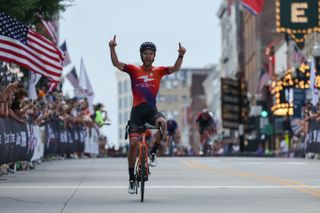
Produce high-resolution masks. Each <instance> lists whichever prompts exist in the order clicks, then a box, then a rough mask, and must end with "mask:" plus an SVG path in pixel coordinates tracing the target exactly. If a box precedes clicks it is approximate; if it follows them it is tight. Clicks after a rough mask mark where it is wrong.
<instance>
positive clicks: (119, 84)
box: [118, 81, 122, 94]
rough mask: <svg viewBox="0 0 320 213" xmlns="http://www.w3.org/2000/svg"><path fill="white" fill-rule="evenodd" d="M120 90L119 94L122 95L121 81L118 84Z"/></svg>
mask: <svg viewBox="0 0 320 213" xmlns="http://www.w3.org/2000/svg"><path fill="white" fill-rule="evenodd" d="M118 90H119V94H121V93H122V83H121V81H119V83H118Z"/></svg>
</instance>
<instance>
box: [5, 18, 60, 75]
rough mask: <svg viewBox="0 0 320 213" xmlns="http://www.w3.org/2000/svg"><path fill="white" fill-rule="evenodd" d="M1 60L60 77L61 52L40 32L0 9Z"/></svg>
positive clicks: (42, 73)
mask: <svg viewBox="0 0 320 213" xmlns="http://www.w3.org/2000/svg"><path fill="white" fill-rule="evenodd" d="M0 60H3V61H7V62H13V63H16V64H18V65H19V66H22V67H25V68H27V69H29V70H32V71H33V72H36V73H39V74H41V75H43V76H46V77H48V78H50V79H52V80H53V81H59V80H60V76H61V74H62V61H63V53H62V52H61V50H60V49H59V48H57V47H56V45H55V44H54V43H53V42H51V41H49V40H48V39H46V38H45V37H44V36H42V35H41V34H39V33H37V32H35V31H33V30H31V29H29V28H28V27H27V26H25V25H23V24H21V23H20V22H18V21H17V20H15V19H14V18H12V17H10V16H8V15H6V14H5V13H4V12H0Z"/></svg>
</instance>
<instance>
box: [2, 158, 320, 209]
mask: <svg viewBox="0 0 320 213" xmlns="http://www.w3.org/2000/svg"><path fill="white" fill-rule="evenodd" d="M158 162H159V164H158V166H157V167H156V168H153V169H152V170H151V172H152V174H151V177H150V180H149V181H148V182H147V188H146V194H145V202H144V203H141V202H140V200H139V196H138V195H129V194H128V193H127V184H128V174H127V165H126V164H127V162H126V159H125V158H107V159H77V160H60V161H59V160H57V161H49V162H44V163H43V164H41V165H38V166H37V168H36V169H35V170H31V171H22V172H17V173H15V174H12V175H8V176H2V177H0V212H1V213H9V212H10V213H11V212H12V213H20V212H21V213H22V212H23V213H24V212H30V213H31V212H32V213H34V212H46V213H49V212H55V213H56V212H65V213H67V212H79V213H81V212H90V213H95V212H111V213H113V212H121V213H123V212H130V213H133V212H150V213H157V212H161V213H165V212H186V213H188V212H193V213H198V212H201V213H202V212H210V213H211V212H224V213H225V212H232V213H234V212H236V213H242V212H246V213H248V212H255V213H256V212H259V213H264V212H266V213H271V212H277V213H278V212H288V213H289V212H290V213H292V212H297V213H301V212H304V213H309V212H310V213H319V212H320V161H319V160H304V159H277V158H161V159H159V161H158Z"/></svg>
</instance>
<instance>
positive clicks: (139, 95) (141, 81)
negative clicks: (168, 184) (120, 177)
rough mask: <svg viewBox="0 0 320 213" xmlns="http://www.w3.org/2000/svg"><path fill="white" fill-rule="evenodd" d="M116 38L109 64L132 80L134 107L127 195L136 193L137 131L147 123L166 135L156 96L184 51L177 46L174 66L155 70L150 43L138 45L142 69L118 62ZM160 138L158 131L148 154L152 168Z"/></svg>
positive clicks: (154, 48) (138, 139)
mask: <svg viewBox="0 0 320 213" xmlns="http://www.w3.org/2000/svg"><path fill="white" fill-rule="evenodd" d="M116 45H117V43H116V36H114V38H113V39H112V40H111V41H110V42H109V47H110V54H111V61H112V64H113V65H114V66H115V67H116V68H118V69H119V70H121V71H123V72H126V73H128V74H129V76H130V78H131V88H132V95H133V107H132V109H131V114H130V120H129V122H128V124H129V141H130V147H129V151H128V167H129V188H128V192H129V194H134V193H135V186H134V184H135V182H134V166H135V161H136V153H137V147H138V143H139V141H140V134H141V132H140V129H139V128H136V127H139V126H143V125H144V124H145V123H146V122H147V123H149V124H151V125H154V126H157V127H160V128H161V129H162V131H163V133H164V134H165V131H166V128H167V126H166V119H165V117H164V116H163V115H162V114H161V113H160V112H159V111H158V110H157V107H156V96H157V93H158V90H159V86H160V80H161V78H162V77H163V76H164V75H168V74H171V73H174V72H177V71H178V70H179V69H180V67H181V64H182V61H183V56H184V54H185V52H186V49H185V48H184V47H182V46H181V44H180V43H179V49H178V52H179V54H178V57H177V59H176V62H175V64H174V65H173V66H170V67H164V66H161V67H154V66H152V64H153V62H154V59H155V56H156V50H157V49H156V46H155V45H154V44H153V43H152V42H144V43H142V44H141V46H140V57H141V60H142V65H141V66H136V65H132V64H125V63H123V62H120V61H119V60H118V56H117V54H116V50H115V47H116ZM160 141H161V138H160V134H159V132H158V133H157V135H156V136H155V145H154V146H153V148H152V149H151V151H150V166H152V167H155V166H156V164H157V160H156V151H157V148H158V147H159V144H160Z"/></svg>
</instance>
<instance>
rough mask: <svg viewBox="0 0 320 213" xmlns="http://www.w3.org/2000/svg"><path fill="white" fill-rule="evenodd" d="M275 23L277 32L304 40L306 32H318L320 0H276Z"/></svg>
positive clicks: (298, 40) (319, 29)
mask: <svg viewBox="0 0 320 213" xmlns="http://www.w3.org/2000/svg"><path fill="white" fill-rule="evenodd" d="M276 25H277V32H283V33H288V34H289V35H290V36H291V38H292V39H293V40H294V41H296V42H297V43H302V42H304V40H305V38H306V35H307V34H309V33H311V32H320V0H290V1H288V0H277V1H276Z"/></svg>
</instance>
